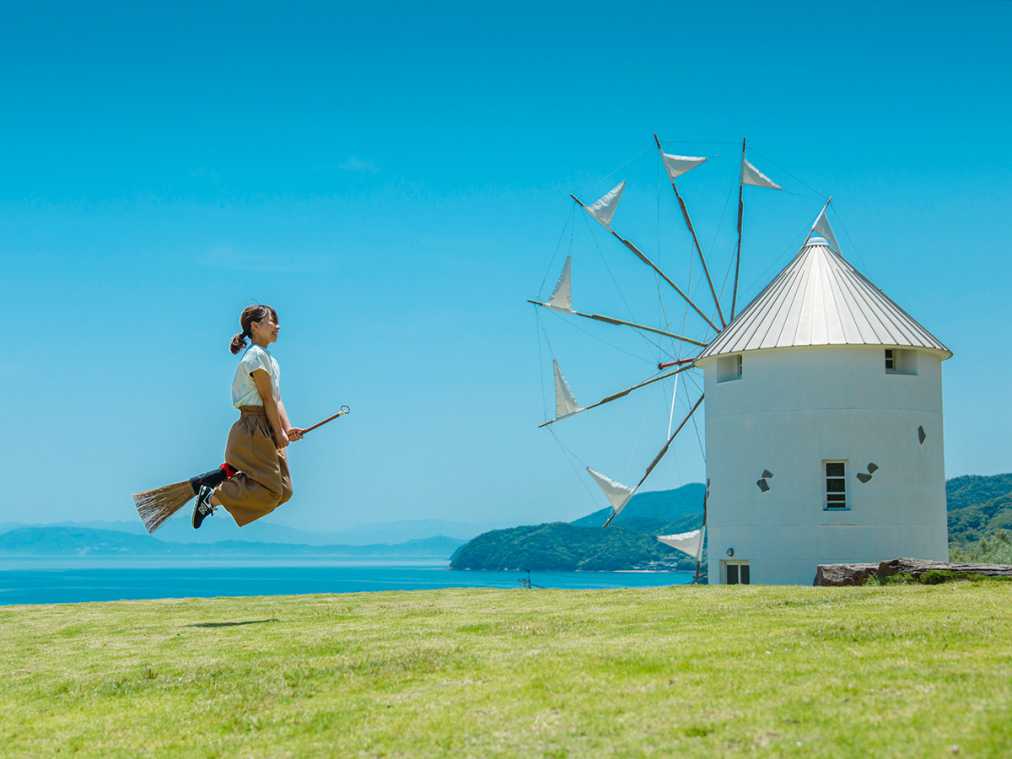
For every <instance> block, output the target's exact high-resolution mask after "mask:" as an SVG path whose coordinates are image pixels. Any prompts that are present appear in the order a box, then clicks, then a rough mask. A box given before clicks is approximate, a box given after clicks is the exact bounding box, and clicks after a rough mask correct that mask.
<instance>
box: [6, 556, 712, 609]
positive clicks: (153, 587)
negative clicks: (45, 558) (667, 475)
mask: <svg viewBox="0 0 1012 759" xmlns="http://www.w3.org/2000/svg"><path fill="white" fill-rule="evenodd" d="M526 576H527V575H526V574H525V573H521V572H454V571H452V570H450V569H448V568H447V566H446V564H421V563H415V564H410V563H405V564H397V565H391V564H386V565H369V564H355V565H349V564H329V565H327V564H319V563H316V564H311V563H305V564H301V565H293V563H287V564H286V565H264V564H262V563H261V564H256V565H246V566H236V565H235V564H234V563H232V564H229V565H227V566H226V565H214V564H208V565H202V566H198V565H194V564H188V565H174V566H152V565H143V564H137V563H120V564H116V563H113V562H106V563H88V562H81V561H77V562H71V561H68V562H64V563H63V564H62V565H56V566H52V565H51V563H50V565H47V566H46V567H38V566H31V565H28V566H26V565H25V563H19V565H18V566H17V567H14V568H12V567H11V566H10V565H6V566H4V568H0V605H7V604H40V603H71V602H77V601H117V600H124V599H142V598H192V597H207V596H261V595H288V594H295V593H358V592H367V591H377V590H423V589H430V588H517V587H519V580H521V579H522V578H523V579H526ZM691 580H692V573H691V572H657V573H653V572H532V573H531V581H532V582H533V584H534V585H536V586H541V587H545V588H583V589H590V588H621V587H648V586H656V585H684V584H687V583H689V582H690V581H691Z"/></svg>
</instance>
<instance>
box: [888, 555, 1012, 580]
mask: <svg viewBox="0 0 1012 759" xmlns="http://www.w3.org/2000/svg"><path fill="white" fill-rule="evenodd" d="M925 572H946V573H950V574H953V575H983V576H984V577H1012V564H950V563H949V562H947V561H926V560H924V559H892V560H891V561H883V562H882V563H881V564H879V565H878V576H879V577H889V576H890V575H895V574H908V575H912V576H913V577H919V576H920V575H922V574H924V573H925Z"/></svg>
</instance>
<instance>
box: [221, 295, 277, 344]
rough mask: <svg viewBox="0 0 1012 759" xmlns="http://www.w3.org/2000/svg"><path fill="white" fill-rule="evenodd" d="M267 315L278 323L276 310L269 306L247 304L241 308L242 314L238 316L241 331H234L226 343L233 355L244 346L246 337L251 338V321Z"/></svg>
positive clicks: (257, 320) (264, 317)
mask: <svg viewBox="0 0 1012 759" xmlns="http://www.w3.org/2000/svg"><path fill="white" fill-rule="evenodd" d="M267 316H273V317H274V323H275V324H277V323H278V312H277V311H275V310H274V309H273V308H271V307H270V306H265V305H263V304H260V305H257V306H247V307H246V308H244V309H243V311H242V314H241V315H240V316H239V326H240V327H242V331H241V332H236V333H235V337H233V338H232V342H230V343H229V344H228V349H229V350H230V351H231V352H232V355H233V356H234V355H236V354H237V353H239V351H241V350H242V349H243V348H245V347H246V338H250V339H252V338H253V332H252V331H251V328H250V325H251V324H252V323H253V322H259V321H261V320H262V319H266V318H267Z"/></svg>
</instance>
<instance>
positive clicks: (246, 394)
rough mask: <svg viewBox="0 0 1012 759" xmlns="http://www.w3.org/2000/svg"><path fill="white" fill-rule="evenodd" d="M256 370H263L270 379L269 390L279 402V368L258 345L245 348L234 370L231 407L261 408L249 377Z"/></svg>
mask: <svg viewBox="0 0 1012 759" xmlns="http://www.w3.org/2000/svg"><path fill="white" fill-rule="evenodd" d="M257 369H263V370H264V371H265V372H267V374H269V375H270V378H271V390H272V394H273V396H274V400H276V401H278V400H281V367H280V366H278V362H277V360H276V359H275V358H274V356H272V355H271V354H270V353H268V352H267V351H266V350H264V349H263V348H261V347H260V346H259V345H251V346H250V347H249V348H247V350H246V353H244V354H243V357H242V359H241V360H240V361H239V366H237V367H236V368H235V379H233V380H232V405H233V406H235V407H236V408H239V407H240V406H263V405H264V402H263V400H262V399H261V398H260V393H259V392H258V391H257V386H256V385H255V384H254V382H253V378H252V377H251V376H250V374H252V373H253V372H254V371H256V370H257Z"/></svg>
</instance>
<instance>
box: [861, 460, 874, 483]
mask: <svg viewBox="0 0 1012 759" xmlns="http://www.w3.org/2000/svg"><path fill="white" fill-rule="evenodd" d="M877 471H878V464H876V463H875V462H874V461H871V462H869V463H868V473H867V474H865V473H864V472H858V473H857V479H858V481H859V482H860V483H862V484H865V485H866V484H868V482H869V481H870V480H871V476H872V475H873V474H875V472H877Z"/></svg>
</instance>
